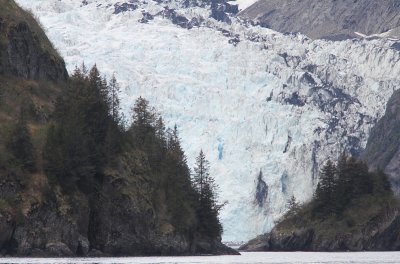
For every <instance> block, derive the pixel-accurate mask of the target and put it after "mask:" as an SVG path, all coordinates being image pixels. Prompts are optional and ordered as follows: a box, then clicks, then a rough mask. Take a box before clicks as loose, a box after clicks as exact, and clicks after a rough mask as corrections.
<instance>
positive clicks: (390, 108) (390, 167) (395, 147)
mask: <svg viewBox="0 0 400 264" xmlns="http://www.w3.org/2000/svg"><path fill="white" fill-rule="evenodd" d="M399 105H400V92H399V91H395V92H394V93H393V95H392V96H391V98H390V100H389V102H388V104H387V107H386V113H385V115H384V116H383V117H382V118H381V119H380V120H379V121H378V123H377V124H376V125H375V126H374V127H373V128H372V129H371V134H370V137H369V139H368V143H367V146H366V148H365V151H364V153H363V157H364V158H365V159H366V160H367V162H368V164H370V165H371V166H372V167H373V168H375V169H381V170H384V171H385V173H387V174H388V175H389V179H390V180H391V182H392V186H393V190H394V191H395V193H396V194H397V195H399V194H400V178H399V170H400V166H399V165H400V164H399V147H400V141H399V133H400V130H399V115H400V109H399Z"/></svg>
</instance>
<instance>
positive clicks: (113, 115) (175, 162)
mask: <svg viewBox="0 0 400 264" xmlns="http://www.w3.org/2000/svg"><path fill="white" fill-rule="evenodd" d="M119 89H120V88H119V85H118V82H117V80H116V79H115V77H113V76H112V77H111V78H109V79H107V78H105V77H103V76H102V75H101V74H100V72H99V70H98V69H97V67H96V66H93V67H92V68H91V69H90V70H89V69H87V68H86V67H85V66H84V65H82V66H81V67H79V68H77V69H76V70H75V72H74V73H73V74H72V76H71V77H68V74H67V72H66V70H65V66H64V62H63V60H62V58H61V57H60V56H59V55H58V53H57V51H56V50H55V49H54V48H53V47H52V45H51V43H50V42H49V41H48V39H47V37H46V35H45V34H44V32H43V31H42V30H41V29H40V27H39V25H38V24H37V23H36V22H35V20H34V19H33V18H32V16H31V15H29V14H28V13H26V12H24V11H23V10H22V9H20V8H19V7H18V6H17V5H16V4H15V3H14V2H13V1H9V0H0V95H1V97H0V120H1V123H0V135H1V137H0V254H3V255H17V256H76V255H79V256H87V255H90V256H104V255H150V254H151V255H161V254H162V255H167V254H168V255H171V254H177V255H178V254H179V255H183V254H185V255H186V254H203V253H204V254H226V253H233V254H235V253H236V252H235V251H233V250H231V249H229V248H227V247H225V246H224V245H222V244H221V233H222V227H221V224H220V223H219V219H218V211H219V210H220V208H221V206H220V205H219V204H217V201H216V199H217V197H216V195H217V192H216V190H217V186H215V185H214V184H213V180H212V176H211V175H209V173H208V168H207V166H205V165H206V164H207V162H206V159H205V156H204V154H203V153H202V152H201V155H200V156H199V157H200V158H199V163H198V164H197V167H196V168H195V171H194V173H193V175H191V170H190V169H189V167H188V166H187V164H186V158H185V154H184V152H183V150H182V148H181V146H180V140H179V135H178V129H177V128H176V127H175V128H174V129H168V128H165V126H164V122H163V120H162V117H161V116H160V115H159V114H158V113H157V112H156V110H155V109H153V108H152V107H151V106H150V105H149V103H148V101H147V100H145V99H144V98H141V97H139V96H138V97H139V99H137V101H136V102H135V103H134V104H133V105H132V112H131V113H132V116H126V117H124V116H122V115H121V114H120V109H119V99H118V95H119ZM199 152H200V150H199ZM192 176H193V177H192ZM192 178H193V179H195V180H193V181H192ZM209 223H213V224H209Z"/></svg>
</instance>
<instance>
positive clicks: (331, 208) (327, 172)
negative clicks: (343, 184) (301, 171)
mask: <svg viewBox="0 0 400 264" xmlns="http://www.w3.org/2000/svg"><path fill="white" fill-rule="evenodd" d="M335 177H336V167H335V165H334V164H333V162H332V161H331V160H328V161H327V162H326V164H325V166H324V167H323V168H322V170H321V172H320V180H319V183H318V186H317V190H316V195H315V199H316V201H315V202H316V206H317V208H318V211H319V213H321V214H323V215H326V214H331V213H334V212H335V196H334V195H335V193H334V192H335V188H336V179H335Z"/></svg>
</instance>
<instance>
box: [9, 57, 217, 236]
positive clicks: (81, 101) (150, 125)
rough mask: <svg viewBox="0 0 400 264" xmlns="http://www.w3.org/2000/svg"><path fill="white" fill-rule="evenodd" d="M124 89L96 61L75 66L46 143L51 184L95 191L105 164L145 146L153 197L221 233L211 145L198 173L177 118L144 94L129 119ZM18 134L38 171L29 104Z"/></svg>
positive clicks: (13, 141) (177, 221)
mask: <svg viewBox="0 0 400 264" xmlns="http://www.w3.org/2000/svg"><path fill="white" fill-rule="evenodd" d="M119 93H120V86H119V84H118V82H117V80H116V78H115V76H112V78H111V79H109V80H107V79H106V78H104V77H102V76H101V74H100V72H99V70H98V69H97V67H96V65H95V66H93V67H92V68H91V69H90V70H88V69H87V68H86V66H85V65H84V64H82V66H81V67H77V68H76V69H75V71H74V73H73V74H72V76H71V77H70V79H69V82H68V85H67V87H66V88H65V89H64V90H63V92H62V95H61V96H60V97H59V98H58V100H57V102H56V104H55V110H54V113H53V117H52V122H51V123H50V125H49V128H48V130H47V137H46V142H45V144H44V147H43V150H41V153H42V156H43V165H42V166H43V170H44V172H45V173H46V175H47V176H48V179H49V182H50V184H51V185H58V186H60V187H61V189H62V191H63V192H64V193H65V194H66V195H72V196H73V195H74V193H76V192H81V193H83V194H85V195H87V196H88V197H89V196H91V195H93V194H95V193H96V192H98V191H99V189H101V188H99V187H100V186H101V184H102V183H103V180H104V170H105V169H106V168H108V167H116V166H117V164H118V159H119V157H120V155H122V154H123V153H124V152H134V153H140V154H141V155H143V156H144V157H145V159H144V160H143V161H142V162H143V163H144V164H143V165H144V166H145V167H147V168H149V169H148V171H147V173H149V174H150V175H151V179H152V184H153V185H154V186H153V190H154V191H153V194H152V197H151V199H152V201H153V203H154V204H157V203H163V204H164V203H165V205H166V208H167V215H168V216H169V220H170V222H171V224H172V225H173V226H174V227H175V229H176V230H177V231H179V232H197V233H200V234H202V235H206V236H209V237H211V238H218V237H220V236H221V234H222V226H221V223H220V221H219V218H218V214H219V211H220V210H221V208H222V205H220V204H218V202H217V200H218V186H217V185H216V183H215V181H214V178H213V177H212V176H211V175H210V171H209V162H208V161H207V159H206V157H205V154H204V152H203V151H202V150H201V151H200V153H199V156H198V157H197V158H196V164H195V168H194V171H193V173H192V171H191V170H190V168H189V166H188V165H187V159H186V156H185V153H184V151H183V149H182V147H181V143H180V138H179V133H178V129H177V126H175V127H174V128H172V129H170V128H166V126H165V123H164V120H163V118H162V116H161V115H160V114H159V113H157V111H156V110H155V109H154V108H153V107H151V106H150V105H149V102H148V101H147V100H146V99H144V98H142V97H139V98H138V99H137V100H136V102H135V103H134V105H133V106H132V109H131V110H132V111H131V113H132V116H131V120H132V122H131V124H130V125H127V122H126V120H125V117H124V116H123V115H121V111H120V110H121V109H120V101H119ZM11 135H12V136H11V137H10V139H9V140H8V141H9V142H8V145H7V146H8V148H9V149H10V150H11V152H12V154H13V156H15V158H16V159H17V160H18V162H19V163H20V166H21V167H22V168H23V169H24V170H26V171H27V172H30V173H32V172H34V171H35V170H36V169H37V168H38V164H36V163H37V162H36V161H37V156H38V155H39V154H38V153H39V152H40V151H38V150H35V148H34V147H33V144H32V138H31V135H30V131H29V128H28V125H27V121H26V118H25V115H24V112H23V111H21V115H20V118H19V120H18V122H17V124H16V126H15V129H14V130H13V133H12V134H11ZM131 177H135V175H131Z"/></svg>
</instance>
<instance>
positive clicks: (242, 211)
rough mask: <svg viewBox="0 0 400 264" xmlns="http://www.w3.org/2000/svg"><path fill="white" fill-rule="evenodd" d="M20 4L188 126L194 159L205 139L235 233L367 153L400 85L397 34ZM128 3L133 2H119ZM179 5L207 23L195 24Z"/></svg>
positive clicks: (265, 220) (202, 10)
mask: <svg viewBox="0 0 400 264" xmlns="http://www.w3.org/2000/svg"><path fill="white" fill-rule="evenodd" d="M16 2H17V3H18V4H20V5H21V6H22V7H23V8H25V9H28V10H31V11H32V13H33V14H34V15H35V16H36V17H37V19H38V20H39V21H40V23H41V24H42V26H43V27H44V29H45V30H46V33H47V34H48V36H49V38H50V40H51V41H52V42H53V44H54V45H55V47H56V48H57V50H58V51H59V52H60V53H61V55H62V56H63V57H64V58H65V60H66V64H67V68H68V70H69V71H70V72H72V71H73V70H74V68H75V66H76V65H80V64H81V63H82V62H83V61H84V62H85V64H87V65H93V64H97V66H98V68H99V69H100V70H101V71H102V72H103V73H104V74H106V75H107V76H111V75H112V74H113V73H115V75H116V77H117V79H118V80H119V82H120V84H121V86H122V87H123V91H122V93H121V99H122V104H123V111H124V113H125V114H126V115H129V114H130V107H131V105H132V104H133V102H134V100H135V99H136V98H138V97H139V96H143V97H145V98H147V99H148V100H149V101H150V103H151V104H152V105H154V106H155V107H156V108H157V109H158V110H159V111H160V112H161V114H162V115H163V116H164V118H165V120H166V122H167V124H168V126H170V127H172V126H173V125H174V124H176V125H177V126H178V128H179V131H180V136H181V138H182V145H183V148H184V150H185V153H186V155H187V157H188V162H189V164H190V165H193V164H194V159H195V157H196V156H197V154H198V153H199V151H200V150H201V149H203V151H204V152H205V153H206V156H207V158H208V159H209V161H210V163H211V174H212V175H213V176H214V177H215V179H216V182H217V183H218V185H219V186H220V201H221V202H224V201H227V202H228V204H227V205H226V206H225V207H224V209H223V210H222V212H221V215H220V217H221V221H222V223H223V227H224V234H223V241H234V242H240V241H245V240H248V239H250V238H253V237H254V236H256V235H258V234H260V233H263V232H266V231H269V230H270V229H271V228H272V227H273V226H274V223H275V222H276V221H277V220H279V218H280V217H281V216H282V215H283V214H284V212H285V211H286V210H287V201H288V200H289V199H290V198H291V196H292V195H293V196H295V197H296V199H297V200H298V201H300V202H305V201H307V200H309V199H310V197H311V196H312V193H313V190H314V188H315V186H316V183H317V181H318V166H320V164H323V163H324V162H325V161H326V160H327V159H328V158H331V159H336V158H337V156H338V155H339V153H341V152H342V151H347V152H350V153H352V154H354V155H357V154H358V153H360V151H361V150H362V148H363V147H365V144H366V140H367V138H368V134H369V131H370V128H371V127H372V126H373V125H374V124H375V122H376V121H377V119H378V118H380V117H381V116H382V115H383V113H384V110H385V106H386V103H387V101H388V98H389V97H390V95H391V94H392V93H393V91H394V90H395V89H397V87H399V86H400V79H399V78H398V76H400V75H399V74H400V63H399V61H400V54H399V50H397V49H396V47H397V46H398V45H397V46H396V45H395V44H396V40H390V39H384V38H381V39H353V40H345V41H340V42H331V41H324V40H311V39H309V38H307V37H306V36H304V35H301V34H281V33H278V32H275V31H273V30H270V29H267V28H261V27H259V26H253V25H251V23H249V22H248V21H245V20H243V19H241V18H240V17H232V16H231V17H230V20H231V23H225V22H220V21H217V20H215V19H213V18H210V17H209V16H210V12H211V11H210V9H209V8H208V7H198V6H189V7H184V6H182V4H180V2H174V1H168V2H166V1H150V0H149V1H145V0H138V1H122V0H120V1H116V0H97V1H96V0H87V1H77V0H17V1H16ZM242 2H244V3H249V1H242ZM250 2H251V1H250ZM123 3H125V4H129V5H131V7H132V8H128V9H127V10H126V11H124V12H122V11H121V12H116V7H118V6H121V5H122V4H123ZM166 6H168V8H166ZM171 10H172V11H171ZM171 12H174V15H173V16H172V17H173V18H176V17H180V18H182V17H183V18H186V20H185V19H183V20H182V19H181V20H179V21H184V22H185V21H195V22H196V21H197V22H196V23H193V24H194V26H191V27H189V28H190V29H187V28H185V27H184V26H182V24H181V23H180V22H179V21H178V22H177V21H176V20H175V21H174V19H171V15H169V14H170V13H171ZM149 14H150V15H151V16H149ZM156 14H158V15H156ZM144 17H147V18H149V17H150V18H149V19H146V20H145V21H144V20H143V18H144ZM142 22H145V23H142ZM185 23H186V22H185ZM260 172H261V173H262V177H259V175H260ZM260 180H261V181H262V182H264V183H263V184H262V186H264V184H266V186H264V187H263V188H262V190H265V193H263V194H261V195H259V197H262V199H257V197H256V192H257V186H259V181H260Z"/></svg>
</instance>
